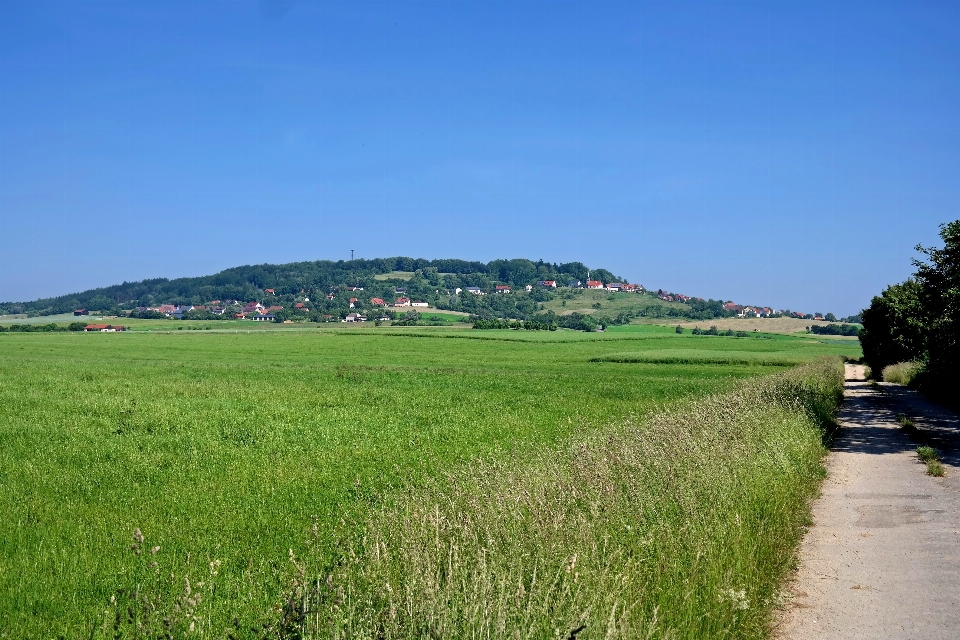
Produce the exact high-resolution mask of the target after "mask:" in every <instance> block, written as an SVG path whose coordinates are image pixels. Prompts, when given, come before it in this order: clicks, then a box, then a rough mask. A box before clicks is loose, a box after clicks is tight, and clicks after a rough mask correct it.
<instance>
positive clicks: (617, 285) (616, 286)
mask: <svg viewBox="0 0 960 640" xmlns="http://www.w3.org/2000/svg"><path fill="white" fill-rule="evenodd" d="M606 289H607V291H617V292H619V291H620V290H621V289H623V283H622V282H609V283H607V287H606Z"/></svg>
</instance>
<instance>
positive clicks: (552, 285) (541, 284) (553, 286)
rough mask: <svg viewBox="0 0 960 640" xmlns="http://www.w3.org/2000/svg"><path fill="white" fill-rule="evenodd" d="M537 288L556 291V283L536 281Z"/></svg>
mask: <svg viewBox="0 0 960 640" xmlns="http://www.w3.org/2000/svg"><path fill="white" fill-rule="evenodd" d="M537 286H538V287H546V288H548V289H556V288H557V281H556V280H537Z"/></svg>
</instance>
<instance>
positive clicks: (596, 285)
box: [587, 280, 603, 289]
mask: <svg viewBox="0 0 960 640" xmlns="http://www.w3.org/2000/svg"><path fill="white" fill-rule="evenodd" d="M587 289H603V283H602V282H600V281H599V280H587Z"/></svg>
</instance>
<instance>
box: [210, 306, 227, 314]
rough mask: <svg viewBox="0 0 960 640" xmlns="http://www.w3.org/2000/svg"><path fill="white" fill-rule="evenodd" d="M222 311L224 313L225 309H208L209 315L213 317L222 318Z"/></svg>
mask: <svg viewBox="0 0 960 640" xmlns="http://www.w3.org/2000/svg"><path fill="white" fill-rule="evenodd" d="M224 311H226V309H224V308H223V307H214V308H213V309H210V313H212V314H213V315H215V316H222V315H223V312H224Z"/></svg>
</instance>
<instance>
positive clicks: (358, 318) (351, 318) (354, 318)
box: [343, 313, 367, 322]
mask: <svg viewBox="0 0 960 640" xmlns="http://www.w3.org/2000/svg"><path fill="white" fill-rule="evenodd" d="M366 320H367V319H366V317H364V316H362V315H360V314H359V313H350V314H347V317H346V318H344V319H343V322H366Z"/></svg>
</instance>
